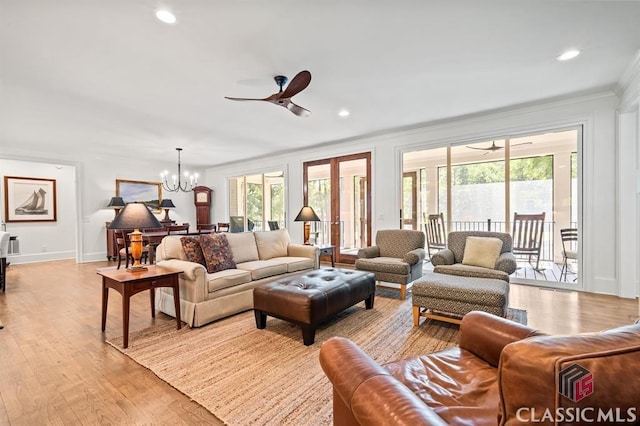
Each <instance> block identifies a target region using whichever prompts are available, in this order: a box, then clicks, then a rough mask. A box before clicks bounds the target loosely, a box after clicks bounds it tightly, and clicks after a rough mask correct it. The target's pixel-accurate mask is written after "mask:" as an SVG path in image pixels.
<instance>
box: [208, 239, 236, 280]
mask: <svg viewBox="0 0 640 426" xmlns="http://www.w3.org/2000/svg"><path fill="white" fill-rule="evenodd" d="M200 246H201V247H202V253H203V254H204V259H205V261H206V263H207V272H208V273H210V274H211V273H213V272H218V271H224V270H225V269H232V268H235V267H236V263H235V262H234V261H233V257H232V255H231V247H230V246H229V242H228V241H227V237H226V236H225V234H203V235H202V236H200Z"/></svg>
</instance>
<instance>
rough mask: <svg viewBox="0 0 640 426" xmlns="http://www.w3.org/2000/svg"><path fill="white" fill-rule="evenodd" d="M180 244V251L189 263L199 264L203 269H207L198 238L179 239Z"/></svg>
mask: <svg viewBox="0 0 640 426" xmlns="http://www.w3.org/2000/svg"><path fill="white" fill-rule="evenodd" d="M180 243H182V249H183V250H184V254H185V255H186V256H187V260H188V261H189V262H194V263H199V264H201V265H202V266H204V267H205V268H206V267H207V262H206V261H205V260H204V254H203V253H202V247H200V237H181V238H180Z"/></svg>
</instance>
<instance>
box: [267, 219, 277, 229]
mask: <svg viewBox="0 0 640 426" xmlns="http://www.w3.org/2000/svg"><path fill="white" fill-rule="evenodd" d="M267 223H268V224H269V230H270V231H276V230H278V229H280V225H278V222H277V221H275V220H268V221H267Z"/></svg>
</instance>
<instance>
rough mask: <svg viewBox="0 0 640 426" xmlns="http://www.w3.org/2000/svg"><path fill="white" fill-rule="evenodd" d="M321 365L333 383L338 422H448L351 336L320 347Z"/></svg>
mask: <svg viewBox="0 0 640 426" xmlns="http://www.w3.org/2000/svg"><path fill="white" fill-rule="evenodd" d="M320 364H321V365H322V369H323V370H324V372H325V374H326V375H327V377H328V378H329V380H330V381H331V383H332V384H333V391H334V392H333V397H334V402H333V404H334V419H333V421H334V424H353V423H354V422H357V423H359V424H362V425H365V424H366V425H372V426H377V425H380V426H382V425H388V424H394V425H446V423H445V422H444V421H443V420H442V419H441V418H440V417H438V416H437V415H436V414H435V412H434V411H433V410H432V409H431V408H429V407H428V406H427V405H426V404H425V403H424V402H423V401H422V400H421V399H420V398H418V397H417V396H416V395H415V394H414V393H413V392H411V391H410V390H409V388H407V387H406V386H405V385H403V384H402V383H401V382H399V381H398V380H397V379H396V378H395V377H393V376H392V375H391V374H390V373H389V372H388V371H387V370H386V369H385V368H383V367H382V366H381V365H379V364H378V363H376V362H375V361H374V360H373V359H371V357H369V356H368V355H367V354H366V353H365V352H364V351H362V349H360V348H359V347H358V346H357V345H356V344H355V343H353V342H352V341H350V340H348V339H345V338H342V337H332V338H331V339H329V340H327V341H326V342H325V343H324V344H323V345H322V347H321V348H320ZM336 408H341V409H336ZM340 416H349V418H348V419H345V418H341V417H340Z"/></svg>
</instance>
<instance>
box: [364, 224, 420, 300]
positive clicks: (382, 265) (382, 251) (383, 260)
mask: <svg viewBox="0 0 640 426" xmlns="http://www.w3.org/2000/svg"><path fill="white" fill-rule="evenodd" d="M425 254H426V252H425V250H424V233H423V232H422V231H414V230H411V229H386V230H380V231H378V232H377V234H376V245H374V246H371V247H365V248H361V249H360V250H358V259H356V265H355V266H356V269H358V270H361V271H369V272H374V273H375V274H376V281H384V282H389V283H396V284H400V298H401V299H403V300H404V298H405V297H406V294H407V284H409V283H410V282H412V281H414V280H415V279H417V278H420V277H421V276H422V262H423V261H424V258H425ZM379 287H384V286H379ZM389 288H392V289H394V290H397V288H395V287H389Z"/></svg>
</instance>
